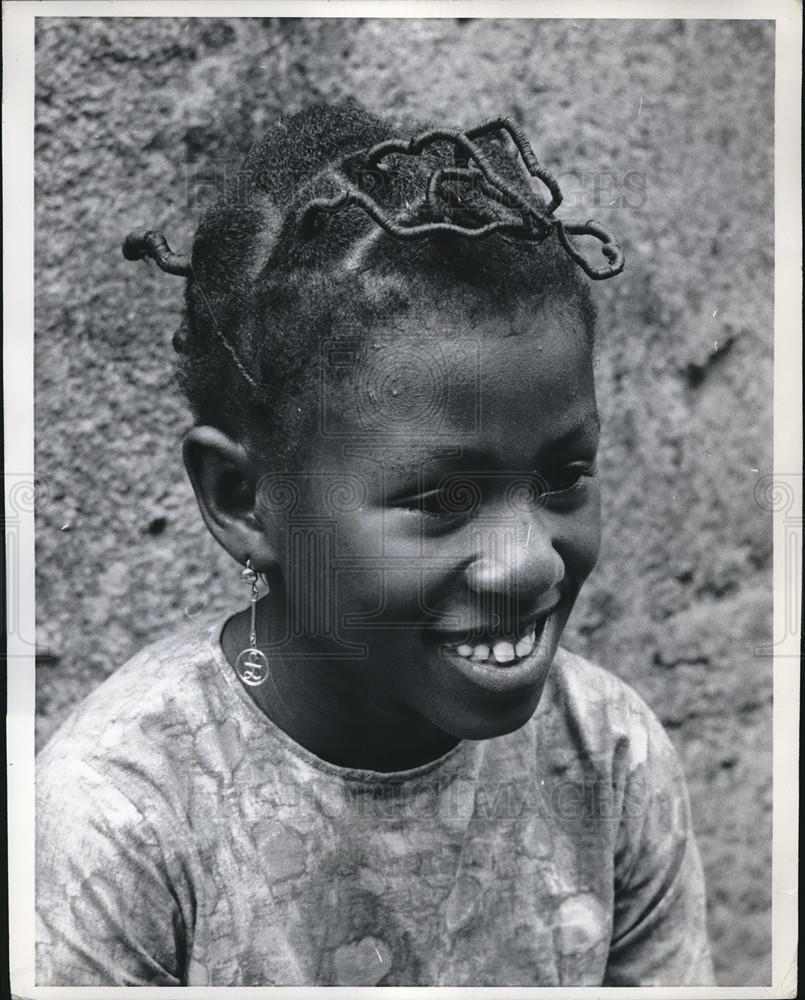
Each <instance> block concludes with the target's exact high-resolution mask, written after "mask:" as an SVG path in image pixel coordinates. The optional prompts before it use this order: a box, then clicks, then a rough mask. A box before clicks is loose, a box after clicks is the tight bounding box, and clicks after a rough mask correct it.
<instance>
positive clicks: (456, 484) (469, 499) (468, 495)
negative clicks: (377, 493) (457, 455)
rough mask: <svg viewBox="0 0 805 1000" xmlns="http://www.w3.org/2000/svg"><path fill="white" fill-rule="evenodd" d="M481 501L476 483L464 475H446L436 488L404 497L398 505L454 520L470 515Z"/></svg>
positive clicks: (446, 519) (417, 511) (431, 515)
mask: <svg viewBox="0 0 805 1000" xmlns="http://www.w3.org/2000/svg"><path fill="white" fill-rule="evenodd" d="M480 503H481V490H480V489H479V487H478V485H477V484H476V483H475V482H474V481H472V480H470V479H469V478H464V477H458V476H456V477H452V476H451V477H448V478H446V479H445V480H444V481H443V482H442V483H441V484H440V485H439V486H438V487H437V488H436V489H432V490H426V491H425V492H423V493H420V494H417V495H416V496H411V497H404V498H403V499H401V500H399V501H398V506H400V507H402V508H403V509H405V510H411V511H414V512H416V513H419V514H423V515H425V516H426V517H433V518H441V519H442V520H445V521H448V520H455V519H457V518H465V517H469V516H471V515H472V514H473V513H474V512H475V511H476V510H477V509H478V507H479V505H480Z"/></svg>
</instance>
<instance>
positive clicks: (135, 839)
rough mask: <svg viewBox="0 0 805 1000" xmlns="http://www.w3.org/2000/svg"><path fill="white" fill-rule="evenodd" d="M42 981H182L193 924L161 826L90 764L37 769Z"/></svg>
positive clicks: (165, 983)
mask: <svg viewBox="0 0 805 1000" xmlns="http://www.w3.org/2000/svg"><path fill="white" fill-rule="evenodd" d="M36 910H37V946H36V979H37V984H38V985H40V986H100V985H104V986H113V985H114V986H146V985H150V986H156V985H159V986H177V985H182V977H183V971H182V967H183V964H184V962H183V957H182V956H183V954H184V952H185V936H186V935H185V922H184V919H183V915H182V912H181V908H180V906H179V905H178V902H177V897H176V894H175V893H174V892H173V891H172V886H171V878H170V872H169V866H168V863H167V862H166V860H165V852H164V850H163V848H162V845H161V844H160V842H159V841H158V839H157V837H156V835H155V833H154V830H153V827H152V826H151V824H150V823H149V822H148V821H147V819H146V818H145V816H144V815H143V814H142V812H141V811H140V810H138V809H137V808H136V806H135V805H134V804H133V803H132V802H131V801H130V800H129V799H128V798H127V797H126V796H125V795H123V794H122V793H121V792H120V791H118V789H117V788H115V786H114V785H113V784H112V783H111V782H109V781H108V780H106V779H105V778H103V777H102V776H101V775H100V774H98V773H97V772H96V771H95V770H93V769H92V768H91V767H90V766H88V765H87V764H85V763H82V762H74V761H69V760H64V759H62V760H55V761H52V762H50V763H49V764H47V765H44V766H41V765H40V768H39V771H38V774H37V824H36Z"/></svg>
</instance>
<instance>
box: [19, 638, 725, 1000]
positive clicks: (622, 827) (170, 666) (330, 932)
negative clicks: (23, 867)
mask: <svg viewBox="0 0 805 1000" xmlns="http://www.w3.org/2000/svg"><path fill="white" fill-rule="evenodd" d="M222 624H223V623H221V622H218V623H216V624H215V625H214V626H213V627H207V628H205V629H203V630H201V631H198V632H195V633H193V634H192V635H190V636H184V637H181V638H174V639H171V640H168V641H164V642H161V643H158V644H157V645H154V646H152V647H150V648H149V649H146V650H145V651H143V652H142V653H140V654H139V655H138V656H136V657H135V658H134V659H132V660H131V661H129V662H128V663H127V664H126V665H125V666H123V667H122V668H121V669H120V670H118V671H117V672H116V673H115V674H114V675H113V676H112V677H111V678H109V679H108V680H107V681H106V682H105V683H104V684H102V685H101V686H100V687H99V688H98V689H96V691H94V692H93V694H92V695H91V696H90V697H89V698H88V699H87V700H86V701H85V702H84V703H83V705H81V706H80V708H79V709H78V711H77V712H76V713H74V714H73V716H72V717H71V718H70V719H69V720H68V722H67V723H66V724H65V725H64V726H63V727H62V728H61V730H60V731H59V732H58V733H57V734H56V736H55V737H54V738H53V740H51V742H50V744H49V745H48V747H46V749H45V750H44V751H43V752H42V754H41V755H40V758H39V767H38V777H37V796H38V806H37V872H36V876H37V903H38V907H37V908H38V931H37V935H38V941H37V967H36V973H37V982H38V984H40V985H48V986H68V985H71V986H99V985H125V986H139V985H159V984H161V985H179V984H187V985H198V986H205V985H215V986H241V985H254V986H274V985H276V986H298V985H344V986H349V985H373V984H377V985H385V986H390V985H431V986H437V985H439V986H531V985H534V986H548V985H559V984H562V985H568V986H575V985H601V984H606V985H629V984H651V985H666V986H675V985H680V984H691V985H702V984H709V983H711V982H712V981H713V980H712V970H711V963H710V957H709V951H708V944H707V934H706V929H705V913H704V890H703V884H702V873H701V867H700V863H699V858H698V854H697V851H696V846H695V843H694V840H693V836H692V832H691V821H690V813H689V806H688V798H687V792H686V789H685V783H684V779H683V776H682V773H681V771H680V767H679V763H678V761H677V757H676V755H675V753H674V751H673V749H672V747H671V744H670V742H669V740H668V738H667V737H666V735H665V733H664V732H663V730H662V728H661V726H660V724H659V723H658V722H657V720H656V719H655V717H654V716H653V715H652V713H651V712H650V710H649V709H648V708H647V707H646V705H645V704H644V702H643V701H642V700H641V699H640V698H639V697H638V696H637V695H636V694H635V692H634V691H632V690H631V689H630V688H629V687H627V686H626V685H625V684H624V683H623V682H621V681H620V680H618V679H616V678H615V677H614V676H613V675H611V674H609V673H607V672H605V671H604V670H601V669H600V668H598V667H595V666H593V665H592V664H590V663H588V662H587V661H585V660H583V659H581V658H579V657H578V656H575V655H573V654H570V653H567V652H564V651H560V652H559V653H558V655H557V657H556V660H555V662H554V665H553V667H552V671H551V676H550V679H549V682H548V684H547V686H546V689H545V693H544V696H543V698H542V701H541V702H540V705H539V708H538V709H537V712H536V713H535V715H534V716H533V718H532V719H531V720H530V721H529V722H528V723H527V724H526V725H525V726H523V727H522V728H521V729H519V730H518V731H517V732H514V733H511V734H510V735H508V736H502V737H499V738H496V739H491V740H485V741H480V742H471V741H469V742H462V743H460V744H459V745H458V746H457V747H456V748H455V749H454V750H452V751H451V752H450V753H448V754H446V755H445V756H444V757H441V758H440V759H439V760H436V761H434V762H432V763H430V764H427V765H425V766H423V767H417V768H414V769H412V770H408V771H402V772H395V773H377V772H372V771H359V770H353V769H349V768H344V767H337V766H335V765H332V764H329V763H326V762H324V761H322V760H320V759H319V758H317V757H315V756H314V755H313V754H311V753H309V752H308V751H306V750H305V749H303V748H302V747H300V746H299V745H298V744H296V743H295V742H294V741H292V740H291V739H290V738H289V737H288V736H287V735H286V734H285V733H283V732H282V731H281V730H280V729H278V728H277V727H276V726H275V725H273V724H272V723H271V722H270V721H269V720H268V719H267V718H266V717H265V716H264V715H263V714H262V713H261V712H260V711H259V710H258V709H257V707H256V706H255V705H254V703H253V702H252V700H251V699H250V698H249V696H248V695H247V694H246V692H245V691H244V689H243V688H242V687H241V685H240V683H239V681H238V680H237V678H236V676H235V675H234V673H233V671H232V669H231V667H230V666H229V665H228V663H227V661H226V659H225V657H224V654H223V651H222V649H221V645H220V632H221V627H222Z"/></svg>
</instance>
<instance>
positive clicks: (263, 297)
mask: <svg viewBox="0 0 805 1000" xmlns="http://www.w3.org/2000/svg"><path fill="white" fill-rule="evenodd" d="M399 131H400V129H399V128H397V127H395V126H394V124H393V123H392V122H391V121H389V120H387V119H383V118H379V117H377V116H375V115H373V114H370V113H369V112H368V111H366V110H365V109H363V108H362V107H360V106H359V105H357V104H352V103H344V104H338V105H318V106H314V107H309V108H307V109H305V110H304V111H301V112H299V113H298V114H295V115H293V116H292V117H290V118H286V119H284V120H281V121H279V122H278V123H277V124H276V125H275V126H274V127H273V128H272V129H271V130H269V132H268V133H267V134H266V135H265V136H264V138H263V139H262V141H260V142H259V143H258V144H257V145H256V146H255V147H254V148H253V149H252V151H251V152H250V153H249V155H248V157H247V158H246V161H245V163H244V166H243V171H244V174H245V178H244V179H245V184H242V185H238V195H239V196H238V197H237V198H236V199H234V200H233V199H227V198H226V197H222V198H221V199H220V200H219V201H218V202H217V203H216V204H215V205H214V206H213V207H212V208H210V209H208V210H207V211H206V213H205V214H204V216H203V217H202V220H201V223H200V225H199V227H198V230H197V232H196V236H195V240H194V243H193V249H192V256H191V258H190V260H189V261H187V260H186V259H185V258H183V257H181V256H180V255H178V254H174V253H172V252H171V251H170V248H169V247H168V245H167V243H166V241H165V238H164V237H163V236H162V234H161V233H156V232H146V233H132V234H130V236H129V237H128V238H127V240H126V242H125V243H124V248H123V252H124V255H125V256H126V257H127V258H128V259H139V258H142V257H144V256H150V257H152V258H153V259H154V260H156V261H157V263H158V264H159V266H160V267H161V268H162V269H163V270H166V271H168V272H170V273H173V274H182V275H185V276H186V277H187V279H188V280H187V285H186V291H185V305H186V309H185V319H184V322H183V324H182V327H181V328H180V330H179V331H178V333H177V334H176V335H175V336H174V347H175V349H176V350H177V352H178V354H179V371H178V376H179V383H180V385H181V387H182V389H183V391H184V393H185V395H186V397H187V400H188V402H189V404H190V408H191V411H192V413H193V417H194V420H195V421H196V422H197V423H200V424H212V425H215V426H218V427H220V428H221V429H223V430H225V431H226V432H227V433H229V434H231V435H233V436H237V437H239V438H240V439H244V438H245V439H249V440H252V441H254V440H255V437H256V435H255V434H254V432H255V431H256V430H257V429H259V440H260V442H261V443H264V444H268V446H269V447H270V448H271V449H272V451H273V453H274V457H275V458H276V457H277V456H278V454H279V455H281V456H282V457H283V458H284V459H285V460H286V461H287V460H289V459H290V458H291V456H293V455H295V454H296V455H298V448H297V445H298V442H299V438H300V435H301V434H302V433H303V430H304V424H305V419H306V414H309V412H310V408H309V407H308V408H306V407H305V406H304V401H305V400H306V399H307V398H308V397H307V396H306V392H307V391H308V390H309V389H310V388H311V386H312V385H314V384H315V383H316V382H317V379H318V378H319V375H320V371H321V369H320V364H321V360H320V359H321V351H320V345H321V342H322V339H324V338H329V337H330V336H332V335H333V332H334V330H335V329H336V328H337V329H338V330H339V331H342V332H343V331H344V330H346V331H348V334H349V336H351V337H352V338H355V336H356V331H361V336H362V337H363V338H364V339H368V338H367V331H371V329H372V328H373V327H376V326H377V325H378V324H380V323H382V322H383V321H384V320H387V319H388V318H389V317H391V316H393V315H398V314H400V313H403V312H412V311H415V310H416V308H417V307H418V305H419V306H420V307H421V306H423V305H424V303H431V304H432V303H434V302H440V301H441V302H444V301H445V298H446V290H447V289H452V290H453V291H456V292H457V293H458V294H459V295H461V294H465V295H466V294H467V293H471V294H472V295H473V296H474V297H475V298H476V299H477V298H478V297H479V296H480V297H481V299H482V300H483V299H485V300H486V301H487V302H488V303H489V305H490V306H491V307H494V308H510V307H512V306H513V304H515V303H516V302H517V301H519V300H521V299H522V298H523V297H524V296H525V295H528V296H529V298H531V299H534V298H537V299H539V298H541V297H545V298H547V297H549V296H551V297H553V296H556V297H558V298H560V299H572V301H573V302H574V303H575V305H576V307H577V308H578V310H579V312H580V315H581V318H582V320H583V325H584V329H585V332H586V335H587V336H588V338H589V339H590V340H591V339H592V337H593V331H594V321H595V315H594V307H593V303H592V299H591V296H590V292H589V287H588V284H587V283H586V282H585V281H584V280H583V279H582V278H581V276H580V273H579V268H581V270H583V271H584V272H585V273H586V274H587V275H588V276H589V277H591V278H593V279H598V278H605V277H609V276H611V275H612V274H616V273H618V272H619V271H620V270H621V269H622V267H623V255H622V253H621V252H620V248H619V247H618V245H617V243H616V242H615V241H614V239H613V238H612V237H611V236H610V235H609V234H608V233H607V232H606V231H605V230H603V229H602V228H601V227H600V226H598V225H596V224H595V223H594V222H592V221H590V222H587V223H584V224H577V223H568V222H563V221H561V220H559V219H558V218H557V217H556V216H554V215H553V210H554V209H555V208H556V207H557V206H558V204H559V202H560V201H561V193H560V192H559V189H558V186H557V184H556V182H555V181H554V179H553V178H552V177H551V175H550V174H549V173H548V172H547V171H546V170H545V169H544V168H543V167H541V166H540V165H539V163H538V162H537V159H536V157H535V156H534V153H533V151H532V150H531V147H530V146H529V144H528V141H527V140H526V138H525V136H524V135H523V134H522V132H521V131H520V130H519V129H518V128H517V127H516V126H515V125H513V124H512V123H511V122H510V121H509V120H508V119H496V120H494V121H492V122H488V123H485V124H484V125H481V126H478V127H477V128H475V129H471V130H467V131H464V132H462V131H460V130H456V129H437V128H428V127H424V128H423V127H422V126H417V125H416V124H409V126H408V128H407V129H406V130H405V133H406V134H407V135H409V136H411V135H413V138H410V139H407V140H400V139H398V138H396V136H397V135H398V134H399ZM506 133H508V135H509V137H510V139H512V140H513V142H514V145H515V146H516V149H517V151H518V152H519V154H520V156H521V157H522V160H523V161H524V163H525V166H526V169H527V171H528V173H530V174H531V175H532V176H534V177H536V178H538V179H539V180H540V181H542V182H543V184H544V185H545V186H546V187H547V188H548V190H549V192H550V194H551V200H550V202H549V203H548V204H546V202H545V200H544V199H543V198H542V197H541V196H540V195H539V194H538V193H537V192H536V190H535V189H534V187H533V186H532V185H531V184H530V183H529V182H528V181H527V180H526V178H525V176H524V172H523V169H522V166H521V164H520V162H519V161H518V160H517V159H516V158H515V156H514V155H512V153H511V152H510V151H509V147H508V146H507V145H506V142H505V135H506ZM445 150H447V152H448V153H451V152H452V160H449V159H448V160H447V161H446V159H445ZM357 209H360V211H358V210H357ZM578 234H584V235H588V236H594V237H595V238H597V239H599V240H600V241H601V243H602V244H603V245H602V252H603V254H604V256H605V257H606V258H607V261H608V265H607V266H605V267H601V268H599V269H595V268H593V267H592V266H591V265H590V264H589V263H587V261H586V260H585V258H584V257H583V256H582V254H581V252H580V251H579V249H578V247H577V246H575V244H574V241H573V240H572V238H571V237H572V235H578ZM335 317H337V322H336V321H335Z"/></svg>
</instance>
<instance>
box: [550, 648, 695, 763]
mask: <svg viewBox="0 0 805 1000" xmlns="http://www.w3.org/2000/svg"><path fill="white" fill-rule="evenodd" d="M532 723H533V724H534V725H535V726H536V727H537V729H538V731H539V732H540V735H541V742H542V743H543V745H545V743H546V741H548V742H549V741H550V740H551V738H553V741H554V743H555V745H556V746H558V747H562V748H564V749H566V750H569V751H570V752H572V753H574V754H576V755H577V757H578V759H581V760H584V761H587V762H590V763H593V764H596V765H600V768H603V769H606V770H620V769H621V768H625V769H626V770H627V771H631V770H634V768H635V767H637V766H639V765H642V764H645V763H646V762H647V759H648V757H649V756H651V757H652V758H654V760H655V761H656V762H658V763H659V762H660V761H664V762H665V764H666V765H667V766H671V767H672V768H674V769H676V767H677V763H676V752H675V750H674V748H673V745H672V744H671V741H670V739H669V738H668V735H667V734H666V732H665V730H664V729H663V726H662V724H661V722H660V721H659V719H658V718H657V716H656V714H655V713H654V711H653V710H652V709H651V708H650V707H649V705H648V704H647V703H646V701H645V700H644V699H643V697H642V696H641V695H640V694H638V692H637V691H635V689H634V688H633V687H632V686H631V685H630V684H628V683H627V682H626V681H625V680H623V679H622V678H621V677H619V676H617V675H616V674H615V673H614V672H612V671H610V670H608V669H605V668H604V667H601V666H599V665H598V664H595V663H592V662H591V661H590V660H587V659H586V658H585V657H583V656H580V655H579V654H577V653H573V652H570V651H569V650H567V649H563V648H560V649H559V651H558V652H557V655H556V658H555V660H554V663H553V666H552V668H551V673H550V675H549V679H548V682H547V684H546V687H545V692H544V694H543V697H542V700H541V701H540V704H539V706H538V708H537V711H536V713H535V715H534V717H533V720H532ZM600 768H598V767H596V769H597V770H598V769H600Z"/></svg>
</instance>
